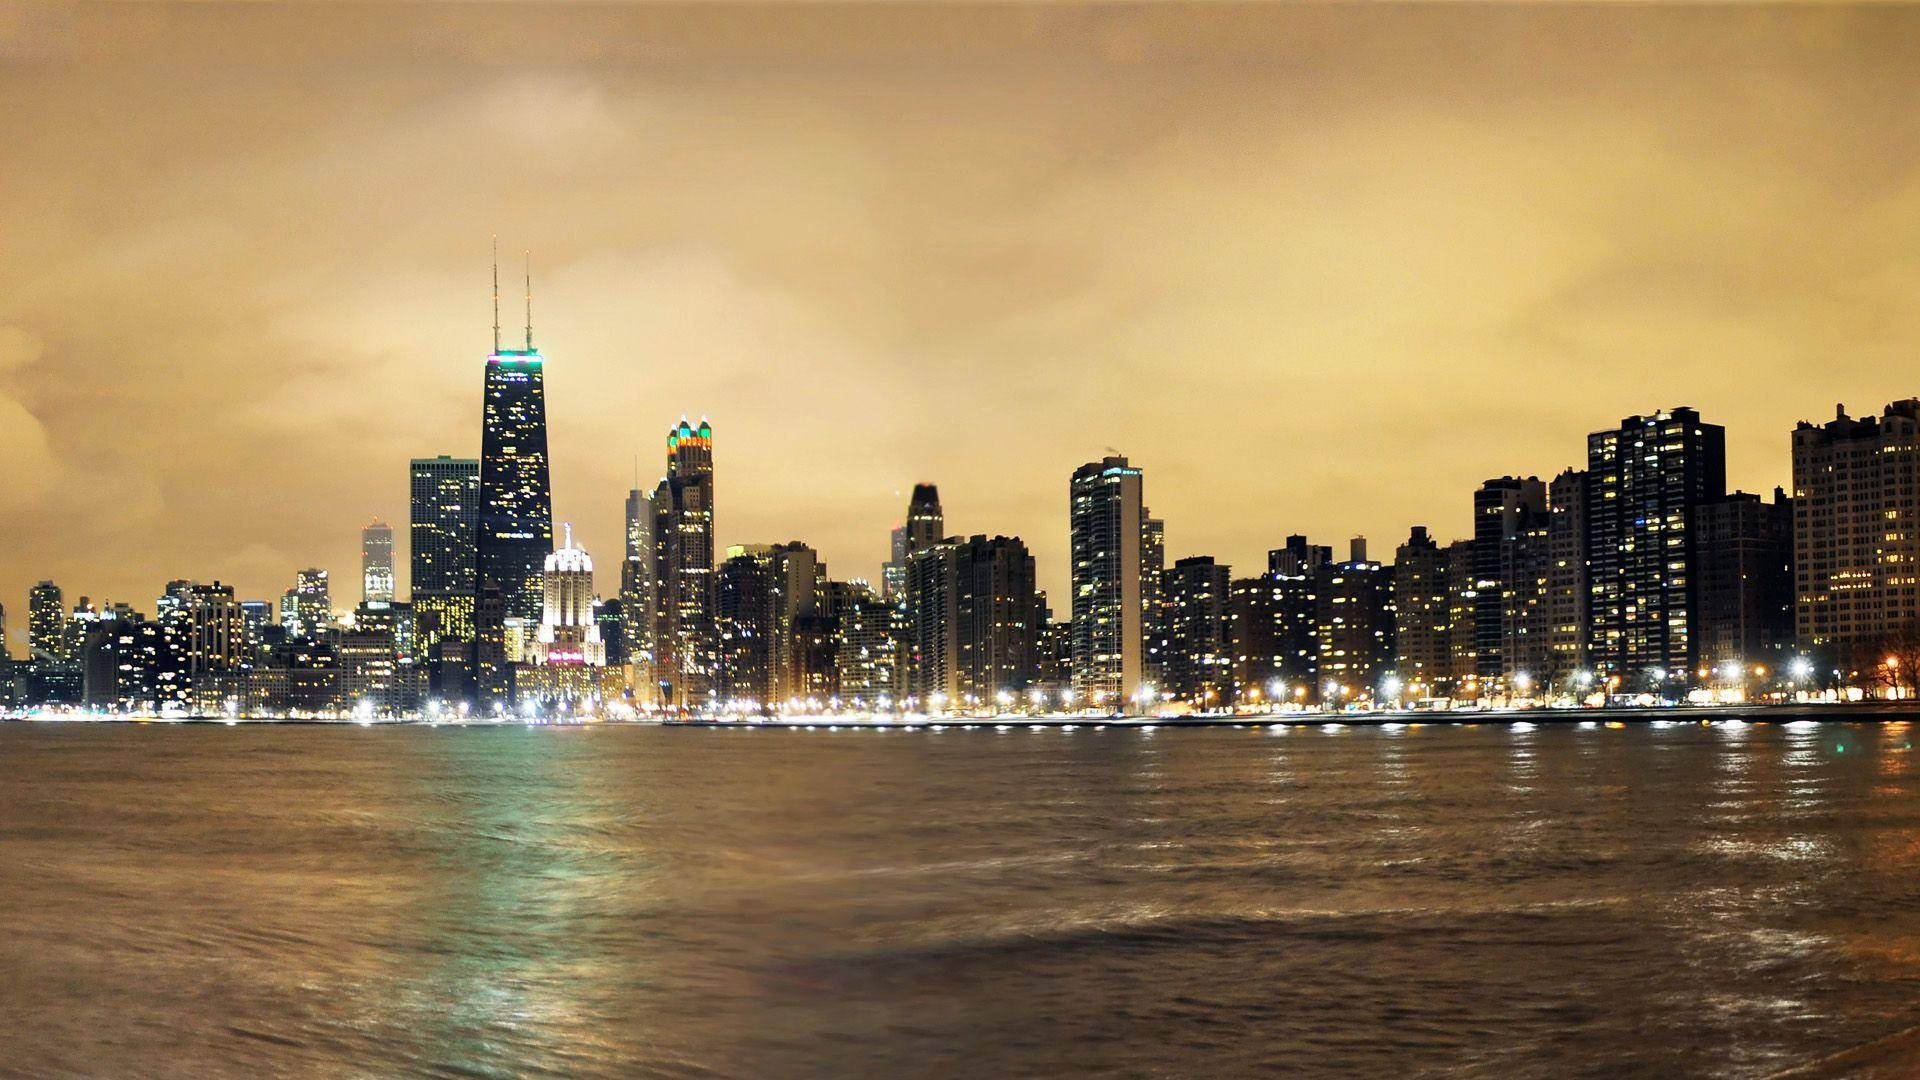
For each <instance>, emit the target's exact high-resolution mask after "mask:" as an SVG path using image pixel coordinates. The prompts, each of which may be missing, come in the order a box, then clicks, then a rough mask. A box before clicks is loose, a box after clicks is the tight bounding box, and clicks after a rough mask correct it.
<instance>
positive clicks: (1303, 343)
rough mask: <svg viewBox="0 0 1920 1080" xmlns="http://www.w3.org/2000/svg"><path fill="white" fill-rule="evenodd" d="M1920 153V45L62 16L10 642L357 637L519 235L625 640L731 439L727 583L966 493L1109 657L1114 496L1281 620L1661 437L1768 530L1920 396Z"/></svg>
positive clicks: (54, 13)
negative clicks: (1072, 596)
mask: <svg viewBox="0 0 1920 1080" xmlns="http://www.w3.org/2000/svg"><path fill="white" fill-rule="evenodd" d="M1916 101H1920V9H1916V8H1911V7H1909V8H1900V7H1885V8H1882V7H1870V8H1845V7H1822V6H1793V7H1779V8H1757V7H1737V6H1719V5H1701V6H1684V7H1660V6H1653V5H1640V4H1628V5H1620V6H1606V7H1594V6H1578V7H1501V6H1485V5H1436V6H1418V7H1391V6H1371V5H1369V6H1339V5H1318V6H1311V7H1285V6H1280V5H1260V6H1248V7H1240V6H1231V5H1208V6H1196V7H1177V6H1162V7H1152V8H1138V7H1110V8H1085V7H1077V8H1076V7H1065V6H1048V7H1030V6H1019V5H1013V4H996V5H988V6H981V7H926V6H905V5H899V6H894V5H873V6H845V7H826V6H816V5H803V4H775V5H765V6H733V5H721V4H707V5H691V6H653V7H621V6H612V5H586V6H572V5H485V4H483V5H438V4H436V5H419V6H363V5H346V4H313V5H302V6H289V5H269V4H260V5H185V6H167V5H64V4H33V3H28V4H24V5H22V4H18V3H15V4H10V5H7V6H5V7H4V8H0V103H4V108H0V148H3V149H0V461H3V462H4V463H5V471H4V479H0V522H4V524H5V529H4V541H5V543H4V554H3V555H0V603H4V604H5V605H6V608H7V611H8V615H9V623H10V624H11V627H12V630H13V635H12V636H13V637H14V648H15V651H16V652H18V651H20V646H19V635H20V633H21V632H23V631H24V624H25V606H26V590H27V588H28V587H29V586H30V585H31V584H32V583H33V582H34V581H36V580H38V579H40V578H42V577H48V576H51V577H53V578H55V579H57V580H58V581H59V582H60V583H61V584H62V585H64V586H65V587H66V589H67V591H68V596H69V599H71V598H73V597H76V596H78V595H80V594H83V593H84V594H88V595H91V596H93V597H94V598H95V599H96V600H98V599H101V598H103V597H104V598H111V599H128V600H131V601H132V602H134V603H135V604H136V606H138V607H139V608H141V609H142V610H147V611H151V609H152V607H153V597H154V596H155V595H156V594H157V593H158V591H159V589H160V586H161V583H162V582H163V581H165V580H166V579H168V578H171V577H192V578H197V579H200V580H210V579H213V578H216V577H217V578H220V579H222V580H226V581H231V582H234V583H236V584H237V585H238V586H239V587H240V589H241V591H242V593H243V594H244V595H246V596H248V597H258V598H266V597H270V596H273V595H277V594H278V593H279V592H280V591H281V590H282V589H284V588H285V587H286V586H287V585H288V584H290V583H291V580H292V576H293V572H294V570H296V569H297V568H299V567H302V566H306V565H310V564H317V565H321V566H326V567H329V568H331V569H332V570H333V571H334V572H335V574H336V577H337V578H339V579H341V584H340V585H337V586H336V596H337V599H338V600H339V602H340V604H341V606H343V607H344V606H348V605H350V604H351V603H352V602H353V601H355V600H357V599H358V588H357V583H358V528H359V526H360V525H361V524H362V523H363V522H364V521H366V520H367V519H369V518H370V517H372V516H374V515H376V514H377V515H380V516H382V517H385V518H387V519H388V520H390V521H396V522H404V521H405V519H406V502H405V497H406V491H405V470H406V460H407V458H408V457H409V456H412V455H416V454H419V455H428V454H433V453H438V452H448V453H455V454H464V455H471V454H474V453H476V452H477V449H478V444H479V432H478V421H479V411H480V407H479V388H480V376H481V365H482V357H483V356H484V354H485V352H486V349H487V346H488V342H489V322H490V316H489V312H488V282H487V273H488V267H487V246H488V237H489V236H490V235H491V234H493V233H498V234H499V235H500V238H501V246H502V250H503V251H507V252H511V253H512V256H513V257H512V258H511V259H509V260H508V269H507V274H508V276H509V277H510V278H511V277H512V275H513V273H514V267H515V266H516V265H517V262H518V253H519V251H520V250H521V249H522V248H525V247H531V248H533V249H534V266H535V278H536V280H535V292H536V297H535V305H536V311H535V321H536V336H537V338H538V340H539V344H540V345H541V347H542V348H543V349H544V350H545V351H546V352H547V354H548V355H549V357H550V363H549V373H548V380H549V381H548V386H549V398H550V424H551V431H552V451H553V457H554V464H553V469H554V472H553V476H554V494H555V506H554V511H555V515H556V518H557V519H559V520H571V521H573V522H574V523H575V524H576V531H577V533H578V534H579V535H580V537H581V538H582V539H583V541H584V543H585V544H586V545H587V546H588V548H589V550H590V551H592V552H593V554H594V555H595V556H596V557H597V558H598V559H599V560H600V565H601V567H602V574H601V587H602V589H603V591H609V592H610V591H612V590H613V589H614V588H615V585H616V581H617V578H616V576H615V574H614V572H613V566H614V564H615V562H616V561H617V558H618V553H619V539H618V537H619V530H620V512H621V503H622V499H623V497H624V495H625V492H626V489H627V487H628V485H629V482H630V480H631V477H632V473H633V461H634V457H635V456H636V455H638V456H639V458H640V468H641V472H642V474H643V480H644V481H646V482H647V483H651V482H652V480H653V479H654V478H656V477H657V476H658V474H659V471H660V467H661V454H662V450H663V446H662V440H663V437H664V433H665V431H666V429H667V426H668V425H669V424H670V423H672V422H674V421H676V420H678V419H679V417H680V416H681V414H682V413H686V414H688V415H690V416H694V417H698V416H699V415H701V414H703V413H704V414H707V415H710V416H711V417H712V419H713V423H714V427H715V434H716V455H715V456H716V459H717V468H718V470H719V479H718V495H719V533H720V541H721V543H722V544H728V543H740V542H756V541H776V540H786V539H796V538H797V539H802V540H806V541H808V542H811V543H813V544H814V545H815V546H817V547H819V548H820V549H821V550H822V552H823V553H824V555H825V557H826V559H827V561H828V566H829V568H830V570H831V571H832V572H833V573H834V574H835V575H836V576H867V577H871V576H873V575H874V574H875V573H876V572H877V566H878V563H879V562H880V560H881V559H882V558H884V557H885V554H886V548H887V533H888V530H889V528H890V527H891V526H893V525H894V524H895V523H896V522H897V521H898V519H899V518H900V516H901V514H902V511H903V509H904V506H905V502H906V493H907V491H908V490H909V489H910V487H911V486H912V484H913V483H914V482H915V481H918V480H932V481H935V482H937V483H938V484H939V485H940V490H941V494H942V496H943V498H944V501H945V504H946V509H947V520H948V524H949V528H950V530H951V531H953V532H957V533H970V532H989V533H991V532H1002V533H1009V534H1017V535H1020V536H1022V537H1024V538H1026V540H1027V541H1028V543H1029V544H1030V545H1031V546H1032V548H1033V549H1034V551H1035V553H1036V555H1037V556H1038V558H1039V562H1040V574H1041V579H1042V584H1043V585H1044V586H1045V587H1047V588H1048V589H1049V590H1050V591H1051V592H1052V593H1053V595H1054V599H1055V606H1056V609H1057V610H1064V608H1065V606H1066V605H1065V596H1064V579H1065V566H1064V550H1065V547H1066V495H1067V477H1068V474H1069V473H1070V472H1071V471H1072V469H1073V468H1074V467H1075V466H1076V465H1078V464H1080V463H1081V462H1083V461H1086V460H1088V459H1090V458H1095V457H1098V456H1100V455H1101V454H1102V453H1103V452H1104V449H1105V448H1106V447H1110V446H1111V447H1118V448H1121V449H1123V450H1125V451H1126V452H1127V453H1128V454H1129V455H1130V456H1131V457H1132V458H1133V459H1134V461H1135V462H1136V463H1137V464H1139V465H1141V466H1142V467H1144V468H1145V470H1146V476H1147V480H1146V491H1147V500H1148V503H1149V505H1150V506H1151V507H1152V509H1153V510H1154V512H1155V513H1156V514H1158V515H1160V516H1162V517H1164V518H1165V519H1166V521H1167V552H1168V557H1169V559H1172V558H1177V557H1180V556H1184V555H1188V554H1194V553H1206V554H1212V555H1215V556H1217V557H1219V558H1222V559H1224V560H1227V561H1230V562H1232V563H1233V564H1234V566H1235V567H1236V569H1237V570H1246V571H1249V572H1251V571H1252V570H1255V569H1258V568H1261V567H1263V566H1264V561H1265V560H1264V552H1265V551H1266V549H1267V548H1268V547H1271V546H1275V545H1277V544H1278V543H1279V542H1280V541H1281V538H1282V537H1283V536H1284V535H1285V534H1287V533H1289V532H1296V531H1304V532H1307V533H1309V534H1311V535H1313V536H1314V537H1315V538H1316V539H1317V540H1319V541H1320V542H1323V543H1331V544H1335V545H1344V542H1345V538H1346V537H1347V536H1349V535H1351V534H1352V533H1355V532H1363V533H1366V534H1368V535H1369V536H1370V537H1371V538H1372V545H1373V550H1374V552H1375V553H1376V555H1380V554H1386V555H1390V553H1391V550H1392V547H1393V545H1394V544H1395V543H1397V542H1398V541H1399V539H1401V538H1402V537H1403V536H1404V535H1405V532H1406V527H1407V526H1408V525H1410V524H1415V523H1421V524H1426V525H1429V526H1431V527H1432V528H1433V530H1434V531H1435V533H1436V534H1437V535H1438V536H1439V537H1440V538H1441V539H1442V540H1445V539H1447V538H1450V537H1453V536H1457V535H1460V534H1461V533H1463V532H1464V531H1465V530H1466V529H1467V527H1468V524H1469V516H1470V515H1469V508H1470V496H1471V491H1472V489H1473V487H1474V486H1475V484H1477V483H1478V482H1479V481H1480V480H1481V479H1483V478H1485V477H1488V476H1494V475H1500V474H1504V473H1511V472H1519V473H1536V474H1539V475H1541V476H1543V477H1546V476H1550V475H1551V474H1552V473H1553V472H1555V471H1558V470H1559V469H1561V468H1563V467H1565V466H1567V465H1570V464H1574V463H1576V462H1577V461H1578V460H1579V459H1580V457H1581V455H1582V454H1583V452H1584V440H1583V437H1584V435H1585V433H1586V432H1587V431H1589V430H1592V429H1594V428H1598V427H1602V426H1606V425H1607V424H1609V423H1611V422H1614V421H1617V420H1618V418H1619V417H1621V416H1623V415H1626V414H1629V413H1635V412H1642V411H1648V410H1652V409H1656V408H1660V407H1662V406H1671V405H1679V404H1691V405H1694V406H1696V407H1698V408H1699V409H1700V410H1701V412H1702V413H1703V415H1704V416H1705V417H1706V418H1707V419H1708V420H1710V421H1713V422H1718V423H1723V424H1726V425H1727V426H1728V429H1729V438H1728V447H1729V455H1730V459H1731V460H1730V469H1729V477H1730V480H1731V482H1733V483H1735V484H1738V485H1741V486H1745V487H1748V488H1770V487H1771V486H1772V485H1774V484H1776V483H1785V482H1786V480H1787V475H1788V464H1789V461H1788V432H1789V431H1790V429H1791V427H1792V425H1793V423H1794V422H1795V421H1796V420H1800V419H1803V418H1811V419H1824V418H1826V417H1828V416H1830V415H1831V412H1832V408H1833V404H1834V402H1836V401H1845V402H1847V403H1848V404H1849V405H1850V406H1851V407H1853V408H1855V409H1856V410H1859V409H1878V408H1879V406H1880V405H1881V404H1882V403H1883V402H1885V401H1887V400H1889V399H1891V398H1895V397H1904V396H1908V395H1913V394H1920V370H1916V368H1915V365H1914V363H1913V361H1914V358H1915V356H1916V344H1920V341H1917V339H1920V318H1916V315H1915V305H1916V301H1917V300H1920V170H1917V169H1916V164H1917V163H1920V110H1916V109H1915V108H1914V103H1915V102H1916ZM507 291H508V293H509V294H510V297H511V294H512V293H513V292H514V290H513V289H512V288H509V289H508V290H507ZM511 303H512V301H511V299H510V300H509V308H510V309H511ZM516 321H517V320H516V317H515V315H514V314H513V312H512V311H511V310H510V311H509V314H508V315H507V317H506V322H507V323H508V325H509V326H513V325H515V323H516ZM403 577H404V566H403Z"/></svg>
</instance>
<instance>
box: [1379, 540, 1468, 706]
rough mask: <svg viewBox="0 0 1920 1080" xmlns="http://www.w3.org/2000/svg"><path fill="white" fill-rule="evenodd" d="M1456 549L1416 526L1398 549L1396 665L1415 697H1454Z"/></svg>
mask: <svg viewBox="0 0 1920 1080" xmlns="http://www.w3.org/2000/svg"><path fill="white" fill-rule="evenodd" d="M1451 550H1452V549H1451V548H1446V549H1443V548H1441V547H1440V545H1439V544H1437V543H1435V542H1434V540H1433V538H1432V537H1431V536H1429V535H1427V530H1426V527H1425V526H1422V525H1416V526H1414V527H1413V529H1412V531H1411V532H1410V533H1409V534H1408V536H1407V540H1406V542H1405V543H1403V544H1401V545H1400V546H1399V548H1397V549H1396V550H1395V551H1394V557H1393V607H1394V615H1393V640H1394V668H1395V671H1396V672H1397V674H1398V675H1399V676H1400V679H1401V681H1402V682H1403V683H1404V684H1405V687H1406V693H1407V697H1408V698H1410V699H1412V700H1415V701H1418V700H1422V699H1429V698H1449V697H1452V696H1453V691H1454V677H1453V676H1454V666H1453V656H1452V648H1453V623H1452V604H1451V599H1450V597H1449V595H1448V585H1449V583H1450V580H1451V579H1450V575H1449V574H1448V562H1449V561H1450V552H1451Z"/></svg>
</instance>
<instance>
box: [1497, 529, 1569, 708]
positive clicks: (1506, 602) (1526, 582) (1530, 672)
mask: <svg viewBox="0 0 1920 1080" xmlns="http://www.w3.org/2000/svg"><path fill="white" fill-rule="evenodd" d="M1551 527H1552V523H1551V519H1550V518H1549V516H1548V511H1547V509H1546V508H1545V506H1541V507H1538V508H1535V507H1531V506H1529V507H1527V508H1526V509H1524V510H1523V511H1522V512H1521V513H1519V514H1517V515H1515V520H1514V521H1513V523H1512V531H1511V532H1508V533H1506V534H1504V535H1503V536H1501V538H1500V662H1501V669H1500V679H1501V685H1502V687H1503V688H1504V689H1505V690H1506V691H1507V694H1508V696H1510V697H1529V696H1533V695H1535V694H1536V693H1538V692H1539V691H1541V690H1542V689H1544V688H1545V687H1546V686H1547V685H1548V684H1549V683H1550V682H1551V681H1552V679H1553V676H1554V675H1555V674H1556V673H1555V672H1554V671H1552V670H1551V665H1552V663H1553V659H1554V656H1553V650H1552V647H1551V642H1550V639H1549V626H1548V622H1547V590H1548V582H1549V579H1550V577H1551V574H1552V571H1553V554H1552V538H1551V536H1550V531H1551Z"/></svg>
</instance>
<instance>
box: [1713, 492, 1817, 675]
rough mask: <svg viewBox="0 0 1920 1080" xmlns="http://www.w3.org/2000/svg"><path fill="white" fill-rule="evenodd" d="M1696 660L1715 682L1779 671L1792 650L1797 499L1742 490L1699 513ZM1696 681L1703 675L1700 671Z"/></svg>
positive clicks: (1782, 494) (1777, 493)
mask: <svg viewBox="0 0 1920 1080" xmlns="http://www.w3.org/2000/svg"><path fill="white" fill-rule="evenodd" d="M1693 547H1694V553H1695V557H1696V558H1695V571H1694V573H1695V576H1696V578H1697V579H1698V580H1697V582H1696V585H1695V588H1694V595H1695V599H1696V601H1697V607H1696V611H1697V614H1696V615H1695V616H1694V621H1695V623H1696V631H1695V633H1696V635H1697V637H1698V655H1697V657H1696V661H1697V663H1698V664H1699V665H1700V667H1701V668H1705V669H1706V670H1707V671H1708V673H1709V674H1708V676H1707V677H1709V678H1711V677H1715V676H1719V677H1721V678H1724V677H1725V676H1726V674H1727V669H1728V668H1729V667H1732V668H1735V669H1738V670H1739V672H1740V678H1741V679H1743V680H1744V679H1745V678H1746V677H1747V675H1749V674H1751V672H1752V669H1753V668H1755V667H1761V668H1778V667H1779V666H1780V665H1781V664H1783V663H1787V662H1790V653H1791V652H1792V650H1793V640H1794V623H1793V500H1792V499H1789V498H1787V495H1786V492H1784V491H1782V490H1780V489H1779V488H1775V489H1774V491H1773V501H1772V502H1766V501H1763V500H1762V499H1761V498H1760V496H1758V495H1754V494H1750V493H1748V492H1744V491H1736V492H1734V493H1733V494H1731V495H1728V496H1727V497H1726V498H1724V499H1720V500H1718V501H1716V502H1709V503H1701V504H1700V505H1699V506H1698V507H1695V508H1694V511H1693ZM1695 675H1696V676H1698V675H1699V672H1698V670H1696V671H1695Z"/></svg>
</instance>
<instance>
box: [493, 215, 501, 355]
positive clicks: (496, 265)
mask: <svg viewBox="0 0 1920 1080" xmlns="http://www.w3.org/2000/svg"><path fill="white" fill-rule="evenodd" d="M493 351H494V352H496V353H497V352H499V351H500V236H499V234H498V233H495V234H494V237H493Z"/></svg>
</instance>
